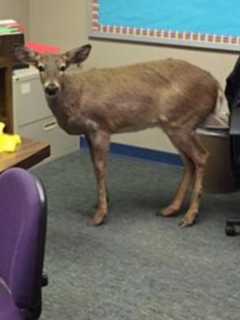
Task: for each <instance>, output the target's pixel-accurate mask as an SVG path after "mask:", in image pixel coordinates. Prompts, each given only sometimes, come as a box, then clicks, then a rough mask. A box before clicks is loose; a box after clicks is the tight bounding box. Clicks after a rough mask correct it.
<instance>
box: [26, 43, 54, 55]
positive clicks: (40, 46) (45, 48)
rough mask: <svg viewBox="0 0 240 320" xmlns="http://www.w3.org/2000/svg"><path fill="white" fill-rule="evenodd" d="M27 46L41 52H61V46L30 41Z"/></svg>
mask: <svg viewBox="0 0 240 320" xmlns="http://www.w3.org/2000/svg"><path fill="white" fill-rule="evenodd" d="M26 47H27V48H28V49H31V50H33V51H35V52H37V53H40V54H59V53H60V48H59V47H55V46H49V45H46V44H41V43H33V42H28V43H27V44H26Z"/></svg>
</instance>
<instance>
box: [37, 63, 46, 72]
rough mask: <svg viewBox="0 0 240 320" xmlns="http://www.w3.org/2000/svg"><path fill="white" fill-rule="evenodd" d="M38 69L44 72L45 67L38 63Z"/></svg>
mask: <svg viewBox="0 0 240 320" xmlns="http://www.w3.org/2000/svg"><path fill="white" fill-rule="evenodd" d="M38 70H39V71H40V72H44V71H45V67H44V66H43V65H42V64H40V65H38Z"/></svg>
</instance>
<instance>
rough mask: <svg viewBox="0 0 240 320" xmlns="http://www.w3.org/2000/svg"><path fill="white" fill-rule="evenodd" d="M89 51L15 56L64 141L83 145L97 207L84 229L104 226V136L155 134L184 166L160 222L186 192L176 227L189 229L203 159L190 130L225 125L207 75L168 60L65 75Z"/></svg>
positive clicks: (23, 51)
mask: <svg viewBox="0 0 240 320" xmlns="http://www.w3.org/2000/svg"><path fill="white" fill-rule="evenodd" d="M91 48H92V46H91V45H90V44H86V45H83V46H80V47H78V48H75V49H72V50H68V51H66V52H64V53H60V54H57V55H48V54H46V55H43V54H39V53H37V52H35V51H33V50H31V49H28V48H26V47H21V48H18V49H17V50H16V57H17V59H18V60H19V61H21V62H24V63H28V64H30V65H32V66H34V67H36V68H37V69H38V70H39V74H40V79H41V82H42V86H43V89H44V92H45V95H46V99H47V102H48V106H49V108H50V109H51V111H52V113H53V115H54V116H55V117H56V119H57V122H58V124H59V126H60V127H61V128H62V129H63V130H65V131H66V132H67V133H68V134H70V135H84V136H85V137H86V140H87V141H88V144H89V149H90V155H91V159H92V162H93V167H94V170H95V175H96V181H97V206H96V210H95V212H94V215H93V216H92V217H91V218H90V222H91V224H93V225H100V224H102V223H104V222H105V221H106V218H107V216H108V213H109V202H108V199H109V198H108V188H107V160H108V152H109V147H110V143H111V142H110V140H111V135H112V134H115V133H122V132H133V131H139V130H144V129H147V128H153V127H158V128H161V129H162V130H163V131H164V132H165V134H166V135H167V136H168V137H169V139H170V141H171V142H172V144H173V145H174V146H175V148H176V149H177V150H178V152H179V154H180V156H181V157H182V160H183V164H184V166H183V175H182V178H181V181H180V183H179V186H178V188H177V191H176V193H175V195H174V197H173V200H172V201H171V203H170V204H169V205H168V206H167V207H164V208H163V209H161V210H160V215H162V216H164V217H173V216H176V215H177V214H178V213H179V211H180V209H181V208H182V206H183V202H184V200H185V198H186V196H187V194H188V193H189V192H191V191H192V194H191V198H190V204H189V208H188V209H187V212H186V213H185V215H184V217H183V218H182V220H181V221H180V223H179V225H180V226H182V227H187V226H192V225H193V224H194V223H195V222H196V220H197V217H198V216H199V206H200V201H201V197H202V193H203V178H204V171H205V168H206V163H207V159H208V156H209V150H206V149H205V148H204V147H203V145H202V143H201V141H200V139H199V136H198V134H197V132H196V130H197V129H198V128H201V126H202V125H203V124H204V123H207V121H208V120H209V119H210V118H211V117H212V118H214V117H215V119H217V117H218V119H221V120H220V121H222V122H224V121H225V122H226V121H227V117H226V114H227V111H226V107H225V109H224V107H223V106H222V105H224V103H222V101H223V100H224V94H223V90H222V88H221V86H220V84H219V82H218V81H217V80H216V79H215V78H214V77H213V76H212V75H211V74H210V73H209V72H208V71H206V70H203V69H201V68H200V67H198V66H196V65H193V64H191V63H189V62H187V61H184V60H178V59H173V58H167V59H163V60H156V61H155V60H153V61H149V62H139V63H135V64H131V65H125V66H124V65H123V66H119V67H108V68H96V69H88V70H84V71H83V70H82V68H80V69H79V70H78V71H74V72H73V70H72V71H71V69H72V68H69V67H70V66H74V65H77V66H81V65H82V63H83V62H84V61H85V60H86V59H87V58H88V56H89V54H90V51H91ZM76 70H77V68H76ZM224 117H225V118H224Z"/></svg>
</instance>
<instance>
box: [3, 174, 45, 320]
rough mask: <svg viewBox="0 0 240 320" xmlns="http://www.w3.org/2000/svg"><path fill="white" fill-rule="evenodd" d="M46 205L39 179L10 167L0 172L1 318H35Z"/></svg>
mask: <svg viewBox="0 0 240 320" xmlns="http://www.w3.org/2000/svg"><path fill="white" fill-rule="evenodd" d="M46 221H47V204H46V195H45V192H44V189H43V186H42V184H41V183H40V181H39V180H38V179H37V178H36V177H34V176H33V175H32V174H31V173H29V172H28V171H26V170H23V169H19V168H13V169H9V170H6V171H5V172H4V173H2V174H1V175H0V320H30V319H31V320H33V319H34V320H35V319H38V318H39V317H40V314H41V309H42V293H41V291H42V286H43V285H46V284H47V278H46V277H45V278H44V277H43V274H42V272H43V259H44V248H45V237H46Z"/></svg>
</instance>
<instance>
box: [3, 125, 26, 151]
mask: <svg viewBox="0 0 240 320" xmlns="http://www.w3.org/2000/svg"><path fill="white" fill-rule="evenodd" d="M4 128H5V124H4V123H3V122H0V152H15V151H16V149H17V146H18V145H20V144H21V143H22V140H21V137H20V136H19V135H18V134H6V133H3V130H4Z"/></svg>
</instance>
